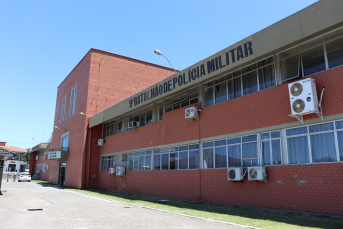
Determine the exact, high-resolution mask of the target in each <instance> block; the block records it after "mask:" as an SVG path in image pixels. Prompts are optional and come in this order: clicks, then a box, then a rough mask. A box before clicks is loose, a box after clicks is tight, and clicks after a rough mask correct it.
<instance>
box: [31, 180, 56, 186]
mask: <svg viewBox="0 0 343 229" xmlns="http://www.w3.org/2000/svg"><path fill="white" fill-rule="evenodd" d="M31 182H35V183H38V184H43V185H56V184H52V183H49V181H45V180H31Z"/></svg>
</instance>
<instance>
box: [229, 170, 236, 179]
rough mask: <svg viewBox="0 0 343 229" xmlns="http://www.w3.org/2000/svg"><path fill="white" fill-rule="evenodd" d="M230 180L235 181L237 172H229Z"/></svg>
mask: <svg viewBox="0 0 343 229" xmlns="http://www.w3.org/2000/svg"><path fill="white" fill-rule="evenodd" d="M229 178H230V179H231V180H233V179H235V178H236V171H235V170H234V169H231V170H230V171H229Z"/></svg>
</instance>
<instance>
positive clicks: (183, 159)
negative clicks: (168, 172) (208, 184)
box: [179, 151, 188, 169]
mask: <svg viewBox="0 0 343 229" xmlns="http://www.w3.org/2000/svg"><path fill="white" fill-rule="evenodd" d="M179 169H188V152H187V151H186V152H180V153H179Z"/></svg>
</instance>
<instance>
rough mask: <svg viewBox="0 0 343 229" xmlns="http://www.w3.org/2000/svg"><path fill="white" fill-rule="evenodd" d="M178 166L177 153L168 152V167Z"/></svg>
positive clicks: (176, 167)
mask: <svg viewBox="0 0 343 229" xmlns="http://www.w3.org/2000/svg"><path fill="white" fill-rule="evenodd" d="M178 168H179V157H178V153H171V154H170V169H171V170H174V169H178Z"/></svg>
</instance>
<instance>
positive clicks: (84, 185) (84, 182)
mask: <svg viewBox="0 0 343 229" xmlns="http://www.w3.org/2000/svg"><path fill="white" fill-rule="evenodd" d="M88 131H89V124H88V125H87V134H86V145H85V170H84V176H83V189H86V172H87V146H88Z"/></svg>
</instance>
